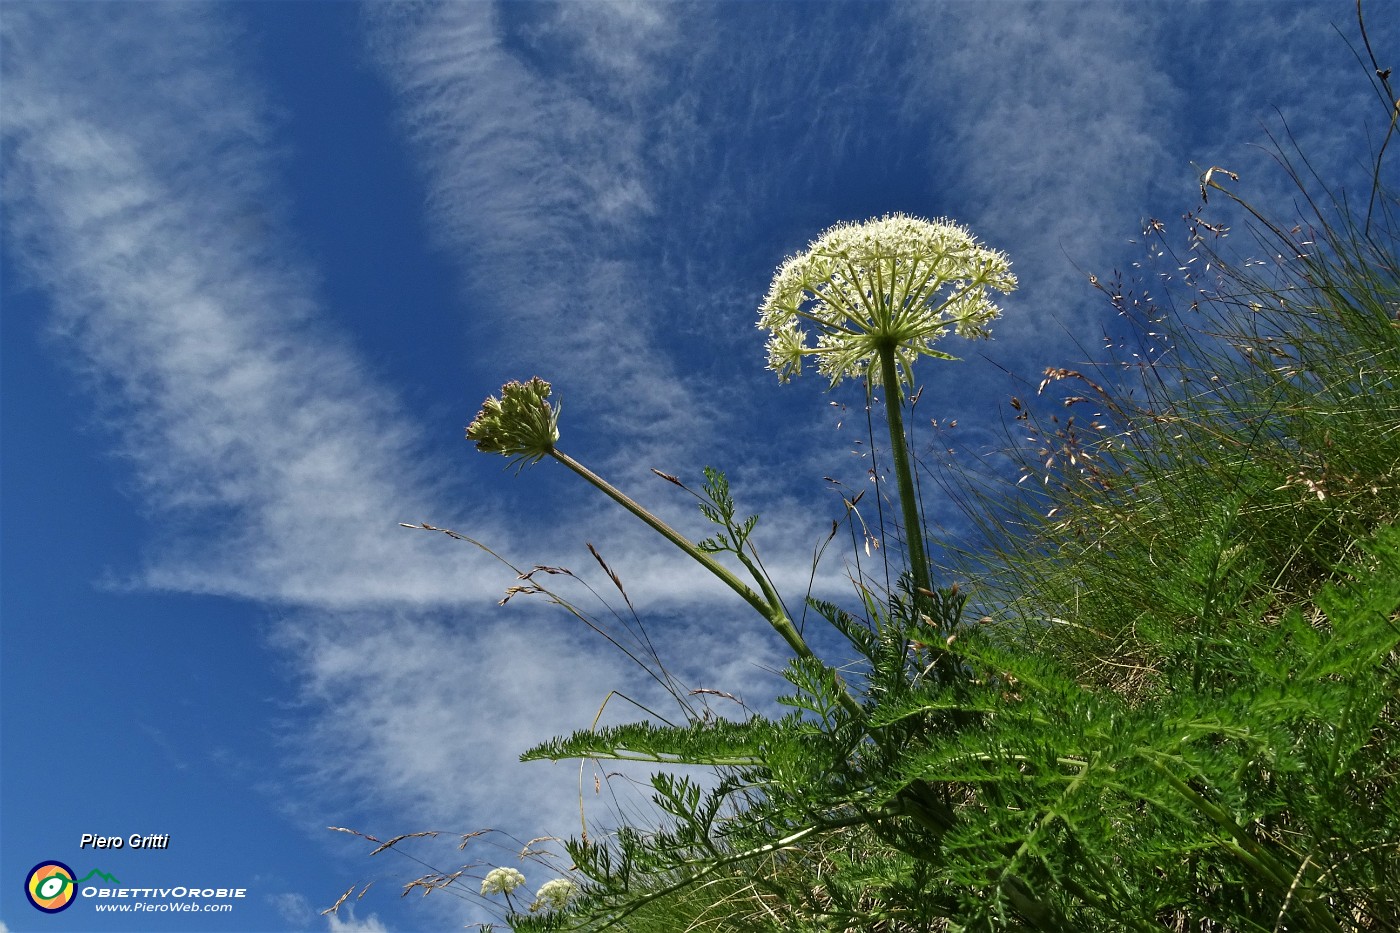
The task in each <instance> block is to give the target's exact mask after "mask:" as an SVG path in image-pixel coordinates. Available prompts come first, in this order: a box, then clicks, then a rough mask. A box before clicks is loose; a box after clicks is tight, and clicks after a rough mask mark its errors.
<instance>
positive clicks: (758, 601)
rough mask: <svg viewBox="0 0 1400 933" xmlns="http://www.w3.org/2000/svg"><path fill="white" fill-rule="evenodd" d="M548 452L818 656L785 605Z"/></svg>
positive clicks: (797, 647) (851, 704) (848, 701)
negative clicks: (770, 597)
mask: <svg viewBox="0 0 1400 933" xmlns="http://www.w3.org/2000/svg"><path fill="white" fill-rule="evenodd" d="M549 455H550V456H551V457H553V458H554V459H556V460H558V461H559V462H560V463H562V464H564V466H566V467H568V468H569V469H571V470H573V471H574V472H575V473H577V474H578V475H579V476H581V477H583V478H584V479H585V480H587V481H588V482H589V483H591V484H592V485H593V486H595V487H597V488H598V489H600V490H601V491H602V492H603V493H605V494H606V495H607V496H608V497H609V498H610V499H612V500H613V501H614V502H616V503H617V504H618V505H620V506H622V507H623V508H624V509H626V510H627V511H629V512H631V513H632V514H633V515H635V516H637V517H638V518H640V519H641V520H642V521H644V522H646V523H647V524H648V525H650V526H651V527H652V528H653V529H654V530H656V531H657V532H658V533H659V534H660V535H661V536H662V537H663V538H665V539H666V540H667V541H670V542H671V543H672V544H674V545H675V546H676V547H678V548H680V549H681V550H682V551H684V552H685V553H686V554H688V555H689V556H690V557H692V558H693V559H694V560H696V561H697V562H699V563H700V565H701V566H703V567H704V568H705V569H706V570H708V571H710V573H712V574H714V575H715V576H716V577H718V578H719V579H720V580H721V581H723V582H724V584H725V585H726V586H728V587H729V588H730V589H731V590H733V591H734V592H736V593H738V594H739V595H740V596H741V597H742V598H743V600H744V602H746V603H748V604H749V605H750V606H753V607H754V608H755V609H757V610H758V612H759V613H760V614H761V615H762V616H763V618H765V619H767V620H768V624H769V625H771V626H772V627H773V630H774V631H776V632H777V633H778V634H779V635H781V636H782V637H783V640H784V641H786V642H787V643H788V646H789V647H791V648H792V650H793V651H795V652H796V653H797V656H798V657H801V658H812V659H815V658H816V655H815V654H814V653H813V652H812V649H811V648H810V647H808V646H807V642H806V641H805V640H804V639H803V638H802V635H801V633H799V632H798V631H797V627H796V626H795V625H793V624H792V620H791V619H789V618H788V617H787V613H785V612H783V609H782V606H781V605H779V604H778V603H777V601H776V600H773V601H772V602H770V601H768V600H765V599H764V598H763V597H762V596H760V595H759V594H757V593H755V592H754V591H753V590H752V589H750V588H749V586H748V585H747V584H745V583H744V581H742V580H740V579H739V578H738V577H736V576H735V575H734V574H733V573H731V572H730V571H729V568H727V567H725V566H724V565H723V564H721V563H720V562H719V561H717V560H715V559H714V558H713V557H711V556H710V555H709V554H706V553H705V552H704V551H702V550H700V549H699V548H697V547H696V546H695V545H694V544H693V543H692V542H691V541H690V539H689V538H687V537H685V536H684V535H682V534H681V533H680V532H679V531H676V529H674V528H672V527H671V526H670V525H668V524H666V523H665V522H663V521H662V520H661V519H659V518H657V517H656V516H655V515H653V514H651V513H650V512H648V511H647V510H646V509H644V508H642V506H641V505H640V504H639V503H638V502H637V501H636V500H635V499H633V498H632V497H631V496H628V495H627V494H626V493H624V492H623V491H622V490H620V489H618V488H617V487H616V486H614V485H613V484H612V483H609V482H608V481H607V480H605V479H603V478H602V477H601V476H599V475H598V474H597V473H594V472H593V471H592V470H590V469H589V468H588V467H586V466H584V465H583V464H582V463H579V462H578V461H577V460H575V459H574V458H573V457H570V456H569V455H568V454H566V453H564V452H563V451H561V450H557V449H551V450H550V451H549ZM841 705H842V706H844V707H846V709H847V710H848V711H850V712H853V713H859V712H860V704H859V703H857V702H856V700H855V698H854V697H852V696H851V695H850V694H849V693H846V692H845V691H844V690H843V691H842V692H841Z"/></svg>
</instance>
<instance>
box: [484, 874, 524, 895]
mask: <svg viewBox="0 0 1400 933" xmlns="http://www.w3.org/2000/svg"><path fill="white" fill-rule="evenodd" d="M524 883H525V876H524V875H522V874H521V873H520V872H519V871H517V870H515V869H514V868H493V869H491V870H490V871H488V872H487V873H486V880H485V881H483V882H481V893H482V894H483V895H486V894H509V893H510V892H512V891H514V890H515V889H516V888H518V887H520V886H521V885H522V884H524Z"/></svg>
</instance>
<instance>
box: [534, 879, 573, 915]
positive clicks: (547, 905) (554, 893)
mask: <svg viewBox="0 0 1400 933" xmlns="http://www.w3.org/2000/svg"><path fill="white" fill-rule="evenodd" d="M576 893H578V885H576V884H574V883H573V882H572V881H570V880H569V879H567V878H555V879H554V880H553V881H546V882H545V883H544V884H542V885H540V889H539V890H538V891H536V892H535V902H534V903H533V904H531V905H530V909H531V910H563V909H564V908H565V907H567V906H568V904H569V899H570V898H572V897H573V896H574V895H575V894H576Z"/></svg>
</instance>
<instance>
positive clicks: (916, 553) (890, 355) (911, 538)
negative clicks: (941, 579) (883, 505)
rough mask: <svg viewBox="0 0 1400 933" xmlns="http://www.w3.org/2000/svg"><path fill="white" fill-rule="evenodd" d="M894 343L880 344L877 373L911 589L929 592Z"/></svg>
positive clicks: (926, 558)
mask: <svg viewBox="0 0 1400 933" xmlns="http://www.w3.org/2000/svg"><path fill="white" fill-rule="evenodd" d="M894 351H895V348H894V345H893V344H891V345H889V346H883V347H881V348H880V350H879V353H880V376H881V378H883V379H884V382H885V418H886V420H887V421H888V422H889V426H890V459H892V460H893V461H894V477H895V482H896V483H897V484H898V485H899V506H900V508H901V509H902V510H903V512H904V541H905V547H906V548H907V549H908V551H909V570H910V572H911V573H912V574H913V577H914V590H915V592H916V593H917V592H918V591H919V590H926V591H929V592H932V590H933V586H932V584H931V582H930V579H929V572H928V557H927V556H926V555H925V553H924V526H923V522H921V521H920V520H919V503H918V500H917V499H916V498H915V497H914V474H913V471H912V470H910V467H909V445H908V444H907V443H906V442H905V439H904V415H903V408H904V395H903V392H901V391H900V387H899V379H898V374H897V373H896V371H895V365H894Z"/></svg>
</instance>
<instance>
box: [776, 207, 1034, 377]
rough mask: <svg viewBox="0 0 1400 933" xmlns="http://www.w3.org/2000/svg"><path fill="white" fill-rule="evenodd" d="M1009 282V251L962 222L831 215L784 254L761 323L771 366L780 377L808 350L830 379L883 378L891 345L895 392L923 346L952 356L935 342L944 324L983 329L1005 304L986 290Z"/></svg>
mask: <svg viewBox="0 0 1400 933" xmlns="http://www.w3.org/2000/svg"><path fill="white" fill-rule="evenodd" d="M1015 288H1016V277H1015V276H1014V275H1012V274H1011V262H1010V261H1009V260H1008V259H1007V258H1006V255H1005V254H1004V253H1000V252H998V251H996V250H994V249H990V248H988V247H986V246H983V245H981V244H980V243H978V242H977V239H976V238H975V237H974V236H973V235H972V233H971V232H970V231H968V230H967V228H966V227H963V226H961V225H960V224H957V223H954V222H952V221H950V220H935V221H928V220H922V219H920V218H918V217H909V216H907V215H905V214H890V215H887V216H885V217H882V218H880V219H878V220H868V221H866V222H865V223H860V224H849V223H846V224H837V225H836V226H834V227H832V228H830V229H829V230H827V231H826V232H825V233H823V234H822V235H821V236H820V237H818V238H817V239H816V240H814V241H813V242H812V244H811V245H810V246H809V247H808V248H807V250H806V252H803V253H800V254H798V255H796V256H793V257H791V258H789V259H788V260H787V261H785V262H784V263H783V264H782V266H780V267H779V268H778V272H777V274H776V275H775V276H774V277H773V283H772V285H771V286H770V287H769V289H768V296H767V297H766V298H765V299H764V301H763V305H762V307H760V309H759V320H758V326H759V327H760V328H763V329H765V330H767V331H768V332H769V334H770V337H769V339H768V367H769V368H770V369H772V370H774V371H775V372H777V374H778V378H779V379H780V380H781V381H783V382H786V381H787V380H788V379H789V378H791V377H792V376H793V375H795V374H798V373H800V372H801V371H802V362H803V359H804V357H809V356H811V357H815V362H816V367H817V372H819V373H821V374H823V375H825V376H827V377H828V378H830V379H831V383H832V385H835V384H836V383H838V382H840V381H841V380H842V379H843V378H845V377H847V376H852V377H855V378H864V379H868V380H869V381H870V383H871V384H879V383H882V382H884V381H886V376H887V374H886V373H885V372H884V368H883V367H882V365H881V358H882V356H884V355H886V354H891V355H892V356H893V358H894V363H895V370H896V374H897V375H896V380H897V382H898V383H900V386H899V387H896V388H895V390H894V391H896V393H898V390H899V389H900V388H902V387H903V386H912V385H913V377H912V375H911V369H912V367H913V363H914V360H915V359H917V358H918V357H919V356H931V357H936V358H939V359H952V358H953V357H951V356H950V355H949V354H947V353H944V352H942V351H939V350H935V349H934V346H933V345H934V343H936V342H937V341H938V340H939V339H941V338H942V337H943V335H944V334H945V333H947V332H948V331H950V330H951V331H954V332H956V333H957V334H958V335H959V336H962V337H985V336H987V332H988V331H987V328H988V325H989V324H990V323H991V322H992V321H993V320H995V319H996V318H997V317H999V316H1000V314H1001V310H1000V309H999V308H998V307H997V306H996V305H995V304H994V303H993V302H992V300H991V292H992V291H997V292H1003V293H1005V292H1010V291H1012V290H1014V289H1015Z"/></svg>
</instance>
